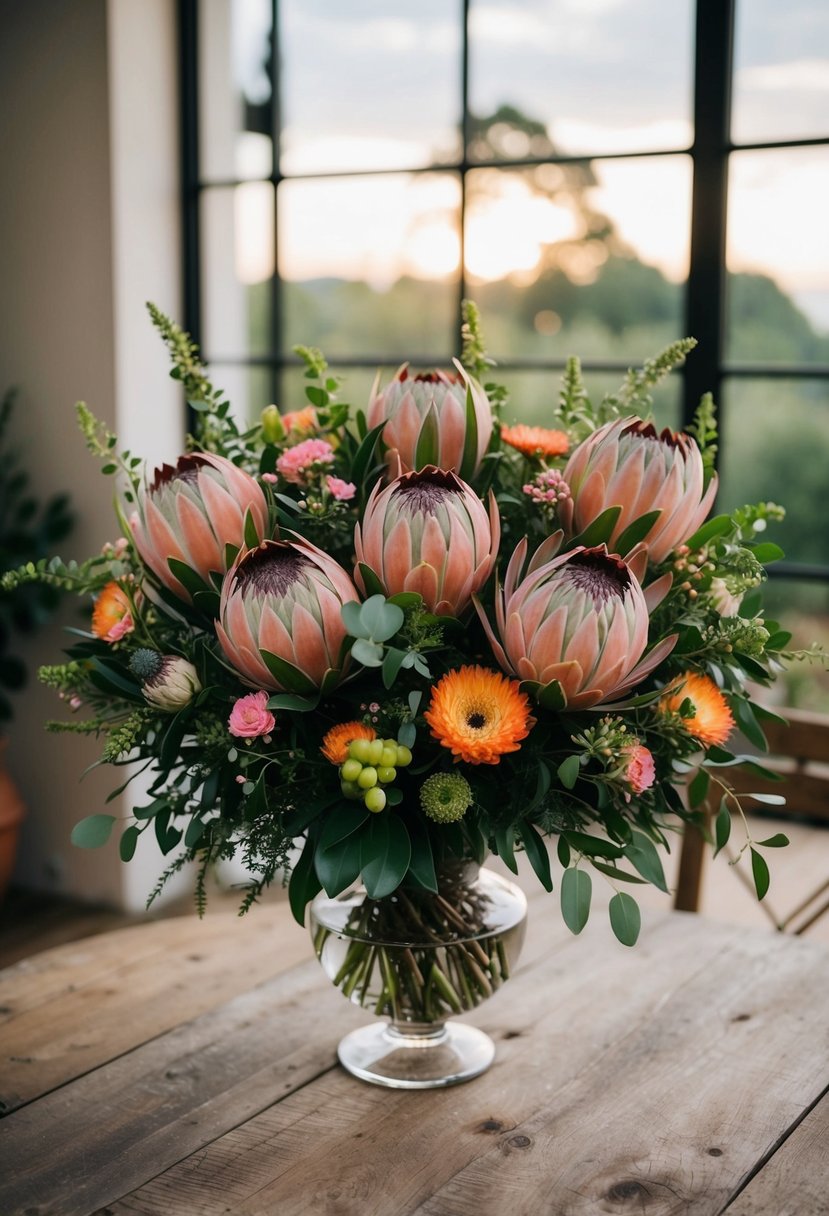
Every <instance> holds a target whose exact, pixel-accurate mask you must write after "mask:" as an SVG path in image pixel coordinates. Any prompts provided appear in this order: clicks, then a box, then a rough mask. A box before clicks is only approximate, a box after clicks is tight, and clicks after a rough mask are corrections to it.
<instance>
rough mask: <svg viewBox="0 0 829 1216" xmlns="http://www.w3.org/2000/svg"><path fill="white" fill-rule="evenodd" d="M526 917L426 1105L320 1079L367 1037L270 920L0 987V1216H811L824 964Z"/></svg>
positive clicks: (655, 932)
mask: <svg viewBox="0 0 829 1216" xmlns="http://www.w3.org/2000/svg"><path fill="white" fill-rule="evenodd" d="M545 898H549V897H545V896H544V894H543V893H540V897H533V898H532V900H531V908H530V918H531V919H530V931H529V934H528V940H527V945H526V947H525V953H524V956H523V961H522V965H521V968H520V970H519V972H518V974H516V976H515V978H514V979H513V980H512V981H511V982H510V983H509V984H508V985H507V986H506V987H505V988H504V989H503V991H502V992H500V993H499V994H498V995H497V996H496V997H495V998H494V999H493V1000H491V1001H490V1002H488V1003H487V1004H485V1005H484V1006H482V1007H481V1009H480V1010H478V1011H477V1012H476V1015H475V1016H474V1017H472V1018H470V1020H472V1021H475V1022H477V1023H478V1024H480V1025H481V1026H483V1027H484V1028H485V1029H486V1030H488V1031H489V1032H490V1034H492V1035H493V1037H494V1038H495V1039H496V1042H497V1047H498V1054H497V1058H496V1062H495V1064H494V1065H493V1067H492V1068H491V1069H490V1071H489V1072H488V1073H486V1074H485V1075H484V1076H482V1077H480V1078H478V1079H477V1080H474V1081H472V1082H470V1083H468V1084H466V1085H462V1086H458V1087H456V1088H453V1089H448V1090H432V1091H425V1092H405V1091H403V1092H401V1091H395V1090H389V1089H380V1088H376V1087H374V1086H370V1085H366V1084H363V1083H362V1082H360V1081H357V1080H354V1079H353V1078H352V1077H350V1076H348V1075H347V1074H346V1073H345V1072H343V1071H342V1070H341V1069H340V1068H339V1066H338V1065H337V1064H336V1062H335V1049H336V1044H337V1041H338V1039H339V1038H340V1036H341V1035H342V1034H344V1033H345V1032H346V1031H347V1030H349V1029H351V1028H352V1027H354V1026H356V1025H359V1024H361V1023H362V1022H364V1021H365V1019H366V1014H365V1013H364V1012H363V1011H362V1010H359V1009H355V1008H353V1007H351V1006H349V1005H348V1004H347V1002H346V1001H344V1000H343V998H342V996H340V995H339V993H337V992H336V991H335V990H334V989H333V988H332V987H331V986H330V985H329V984H328V983H327V981H326V980H325V978H324V976H323V974H322V971H321V969H320V968H319V966H318V964H317V963H316V961H315V960H314V959H313V958H312V957H311V950H310V943H309V941H308V939H307V937H306V935H305V934H304V933H303V932H302V931H301V930H300V929H299V928H298V927H297V926H295V925H293V923H292V922H291V921H290V919H289V916H288V910H287V908H286V907H284V906H281V905H277V906H271V907H266V908H261V909H257V910H256V911H254V912H253V913H252V915H251V916H250V917H248V918H246V919H245V920H242V921H239V920H238V919H237V918H236V917H235V916H233V915H230V914H226V913H221V914H218V915H214V916H210V915H208V917H207V919H206V920H205V921H204V922H202V923H198V922H193V921H189V920H178V921H166V922H159V923H154V924H151V925H145V926H140V927H138V928H131V929H123V930H119V931H117V932H113V933H107V934H104V935H102V936H101V937H98V938H92V939H88V940H85V941H82V942H79V943H77V944H74V945H71V946H61V947H59V948H57V949H55V950H51V951H48V952H46V953H44V954H42V955H39V956H36V957H34V958H32V959H30V960H28V961H26V962H24V963H20V964H18V965H17V966H15V967H13V968H10V969H8V970H7V971H5V972H3V973H0V1043H1V1044H2V1047H0V1060H1V1061H2V1063H0V1098H2V1101H3V1103H4V1108H3V1109H4V1113H5V1117H4V1118H3V1119H2V1121H0V1213H2V1216H15V1214H21V1216H22V1214H25V1216H69V1214H70V1213H79V1214H80V1213H82V1214H88V1213H91V1212H96V1213H98V1214H99V1216H104V1214H107V1216H114V1214H116V1213H117V1214H118V1216H122V1214H125V1213H132V1214H145V1216H149V1214H152V1216H214V1214H216V1216H218V1214H219V1213H233V1214H234V1216H238V1214H242V1213H244V1214H251V1213H269V1214H277V1216H293V1214H297V1216H299V1214H305V1213H310V1214H312V1216H317V1214H320V1216H351V1214H355V1216H356V1214H358V1213H359V1216H372V1214H374V1216H404V1214H408V1213H420V1214H422V1216H427V1214H428V1216H523V1214H527V1216H530V1214H532V1216H538V1214H539V1213H543V1214H544V1216H559V1214H567V1216H570V1214H573V1216H575V1214H577V1213H599V1212H602V1213H605V1212H609V1213H616V1214H617V1216H623V1214H624V1213H634V1212H635V1213H647V1214H650V1216H667V1214H669V1213H692V1214H699V1216H702V1214H707V1213H712V1214H713V1213H721V1212H728V1213H729V1216H749V1214H751V1216H760V1214H761V1213H762V1214H764V1216H787V1214H788V1216H812V1214H814V1216H817V1213H827V1212H829V1165H827V1156H826V1144H827V1138H829V1096H827V1083H829V1059H828V1056H829V1053H828V1052H827V1045H828V1044H829V953H827V951H826V949H825V947H820V946H815V945H813V944H810V943H806V942H803V941H801V940H795V939H792V938H786V937H780V936H774V935H772V934H766V933H758V932H748V931H746V930H745V929H741V928H737V927H726V926H720V925H715V924H712V923H711V922H705V921H702V920H700V919H698V918H696V917H694V916H691V915H682V914H679V913H669V914H665V913H658V914H655V915H654V914H651V915H649V917H648V923H647V925H646V928H645V931H644V932H643V935H642V938H641V940H640V943H639V945H638V946H637V947H636V949H635V950H625V949H624V948H623V947H621V946H618V945H617V944H616V943H615V942H614V941H613V939H612V937H611V934H610V930H609V928H608V927H607V924H606V921H603V920H602V918H601V917H596V921H597V923H596V924H595V925H591V926H588V930H587V931H586V933H585V935H584V937H583V938H582V940H580V941H575V940H573V939H572V938H570V937H569V935H568V934H567V932H566V930H564V929H562V927H561V925H560V920H559V917H558V915H557V910H556V909H555V908H553V907H552V906H550V905H549V904H545V903H544V899H545Z"/></svg>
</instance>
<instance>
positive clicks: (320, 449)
mask: <svg viewBox="0 0 829 1216" xmlns="http://www.w3.org/2000/svg"><path fill="white" fill-rule="evenodd" d="M333 459H334V449H333V448H332V446H331V444H330V443H326V441H325V440H324V439H305V440H303V442H302V443H298V444H297V445H296V447H293V448H288V450H287V451H286V452H283V453H282V455H281V456H280V457H279V459H278V460H277V462H276V468H277V471H278V472H279V473H281V474H282V476H283V477H284V478H285V480H286V481H290V482H292V483H293V484H294V485H296V486H301V485H304V484H305V482H306V481H307V477H308V473H309V471H310V470H311V468H312V467H313V465H315V464H331V461H332V460H333Z"/></svg>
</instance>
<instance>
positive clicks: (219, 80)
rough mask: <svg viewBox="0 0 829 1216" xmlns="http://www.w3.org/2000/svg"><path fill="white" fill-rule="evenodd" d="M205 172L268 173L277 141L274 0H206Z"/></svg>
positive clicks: (207, 176) (219, 175)
mask: <svg viewBox="0 0 829 1216" xmlns="http://www.w3.org/2000/svg"><path fill="white" fill-rule="evenodd" d="M198 31H199V133H200V149H199V154H200V158H201V176H202V179H203V180H207V181H211V180H212V181H215V180H217V179H228V178H252V177H267V176H268V175H269V174H270V173H271V171H272V168H273V146H272V141H271V113H270V103H271V83H270V54H271V0H200V4H199V12H198Z"/></svg>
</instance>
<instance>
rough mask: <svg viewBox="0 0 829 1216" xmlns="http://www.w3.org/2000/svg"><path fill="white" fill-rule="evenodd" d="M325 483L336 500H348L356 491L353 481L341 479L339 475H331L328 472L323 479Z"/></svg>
mask: <svg viewBox="0 0 829 1216" xmlns="http://www.w3.org/2000/svg"><path fill="white" fill-rule="evenodd" d="M325 484H326V485H327V486H328V489H329V490H330V492H331V493H332V494H333V495H334V497H335V498H336V499H337V501H338V502H348V501H349V499H351V498H353V497H354V495H355V494H356V493H357V487H356V486H355V485H354V482H353V481H343V479H342V478H341V477H332V476H331V474H330V473H329V475H328V476H327V477H326V479H325Z"/></svg>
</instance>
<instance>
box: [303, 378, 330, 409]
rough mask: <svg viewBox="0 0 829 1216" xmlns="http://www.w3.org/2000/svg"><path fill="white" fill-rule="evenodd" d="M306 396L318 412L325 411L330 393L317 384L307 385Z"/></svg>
mask: <svg viewBox="0 0 829 1216" xmlns="http://www.w3.org/2000/svg"><path fill="white" fill-rule="evenodd" d="M305 396H306V397H307V398H308V400H309V401H310V402H311V405H313V406H315V407H316V408H317V409H318V410H321V409H323V407H324V406H326V405H327V404H328V393H326V391H325V390H324V389H322V388H319V387H318V386H317V385H316V384H306V385H305Z"/></svg>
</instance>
